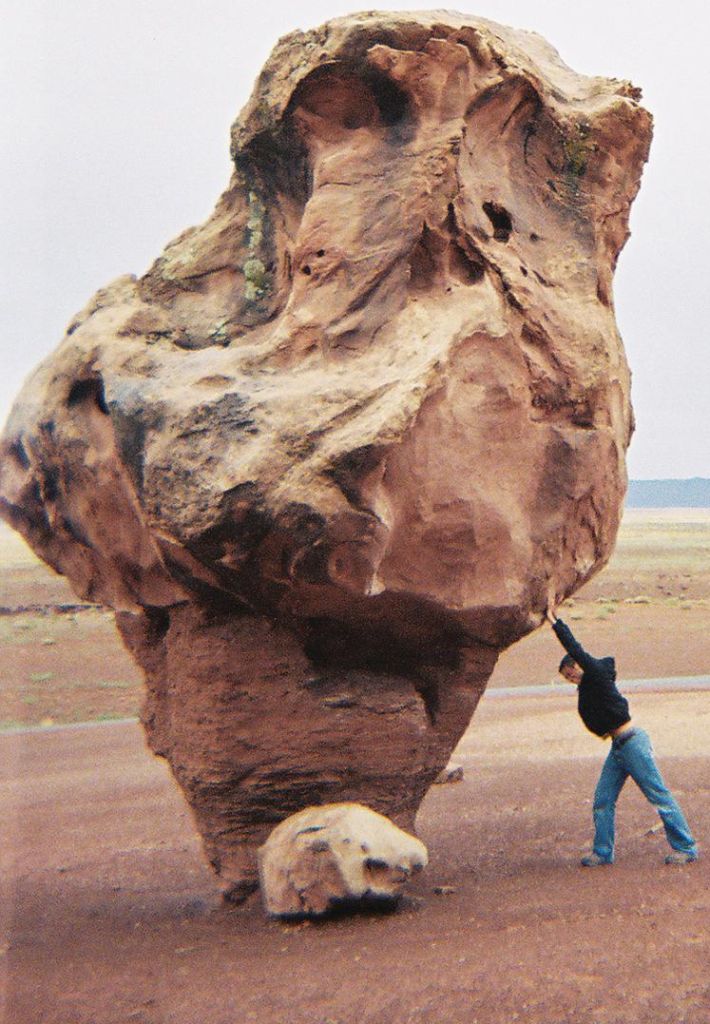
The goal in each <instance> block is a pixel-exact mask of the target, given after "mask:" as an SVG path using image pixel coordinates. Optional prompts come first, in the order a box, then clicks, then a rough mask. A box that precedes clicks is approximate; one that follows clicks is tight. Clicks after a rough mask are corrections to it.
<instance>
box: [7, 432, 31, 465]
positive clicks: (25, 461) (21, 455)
mask: <svg viewBox="0 0 710 1024" xmlns="http://www.w3.org/2000/svg"><path fill="white" fill-rule="evenodd" d="M8 455H10V456H11V457H12V458H13V459H14V460H15V462H17V463H18V464H19V465H20V466H21V467H22V469H29V468H30V460H29V457H28V455H27V452H26V451H25V446H24V445H23V443H22V441H20V440H19V438H18V440H17V441H13V442H12V444H11V445H10V446H9V448H8Z"/></svg>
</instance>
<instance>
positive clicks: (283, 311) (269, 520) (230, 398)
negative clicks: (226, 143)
mask: <svg viewBox="0 0 710 1024" xmlns="http://www.w3.org/2000/svg"><path fill="white" fill-rule="evenodd" d="M638 99H639V93H638V90H636V89H634V88H633V87H632V86H631V85H629V84H628V83H626V82H620V81H607V80H605V79H600V78H583V77H581V76H578V75H576V74H574V73H573V72H572V71H570V70H569V69H568V68H567V67H565V66H564V65H563V64H562V62H561V61H560V59H559V57H558V55H557V54H556V52H555V51H554V50H552V49H551V48H550V47H549V46H548V45H547V44H546V43H545V42H544V41H543V40H542V39H541V38H540V37H539V36H536V35H534V34H531V33H525V32H517V31H514V30H512V29H507V28H503V27H501V26H499V25H495V24H493V23H492V22H488V21H483V20H478V19H475V18H469V17H466V16H464V15H457V14H453V13H444V12H432V13H416V14H402V13H396V14H394V13H393V14H377V13H369V14H363V15H357V16H352V17H347V18H342V19H338V20H336V21H333V22H330V23H329V24H327V25H325V26H323V27H322V28H319V29H316V30H313V31H311V32H306V33H300V32H297V33H293V34H291V35H290V36H287V37H286V38H285V39H283V40H281V42H280V43H279V44H278V45H277V47H276V49H275V50H274V52H273V54H272V56H271V57H270V58H269V60H268V61H267V63H266V65H265V67H264V70H263V72H262V74H261V75H260V77H259V80H258V82H257V84H256V87H255V90H254V93H253V96H252V98H251V100H250V101H249V103H248V104H247V106H246V108H245V109H244V111H243V112H242V114H241V115H240V117H239V119H238V120H237V122H236V124H235V126H234V129H233V133H232V153H233V157H234V174H233V177H232V180H231V182H230V184H229V187H228V189H227V191H226V192H225V193H224V195H223V196H222V197H221V198H220V199H219V201H218V203H217V206H216V208H215V211H214V213H213V215H212V216H211V217H210V219H209V220H208V221H207V222H206V223H205V224H203V225H202V226H200V227H197V228H192V229H190V230H188V231H186V232H184V233H183V234H182V235H181V236H180V237H179V238H178V239H176V240H175V241H174V242H172V243H171V244H170V245H169V246H168V247H167V248H166V250H165V252H164V253H163V254H162V256H160V257H159V258H158V260H157V261H156V263H155V264H154V265H153V267H152V268H151V270H150V271H149V272H148V273H147V274H146V275H145V277H143V278H141V279H139V280H136V279H135V278H132V277H125V278H121V279H119V280H118V281H116V282H114V283H113V284H111V285H109V287H108V288H106V289H105V290H103V291H101V292H99V293H98V294H97V295H96V296H95V297H94V298H93V299H92V300H91V302H90V303H89V304H88V306H87V307H86V308H85V309H84V310H83V311H82V312H81V313H80V314H79V315H78V316H77V317H76V319H75V320H74V322H73V323H72V324H71V325H70V327H69V329H68V332H67V336H66V338H65V339H64V341H63V342H62V344H61V345H60V347H59V348H58V349H57V351H56V352H55V353H54V354H53V355H52V356H51V357H50V358H49V359H48V360H47V361H46V362H45V363H44V364H42V365H41V366H40V367H39V369H38V370H37V371H36V372H35V374H34V376H33V377H32V378H31V379H30V381H29V382H28V384H27V385H26V387H25V389H24V391H23V392H22V394H21V395H20V397H19V398H18V400H17V403H16V405H15V408H14V410H13V413H12V415H11V417H10V420H9V422H8V424H7V428H6V431H5V435H4V440H3V450H2V464H1V469H0V494H1V496H2V498H1V501H2V505H1V509H2V513H3V515H4V516H5V517H6V518H7V519H8V520H9V521H10V522H11V523H12V524H13V525H14V526H15V527H16V528H17V529H18V530H20V531H21V532H22V533H23V534H24V535H25V537H26V538H27V539H28V540H29V542H30V543H31V544H32V546H33V547H34V548H35V550H36V551H37V552H38V553H39V554H40V555H41V556H42V557H43V558H44V559H45V560H46V561H47V562H49V564H50V565H52V566H53V567H54V568H55V569H57V570H58V571H59V572H62V573H65V574H66V575H67V576H68V577H69V579H70V580H71V582H72V583H73V585H74V587H75V589H76V590H77V592H78V593H79V594H81V596H82V597H84V598H89V599H92V600H95V601H101V602H104V603H105V604H107V605H110V606H112V607H113V608H115V609H116V611H117V613H118V614H117V623H118V626H119V629H120V631H121V634H122V636H123V637H124V640H125V642H126V643H127V645H128V646H129V648H130V649H131V651H132V652H133V653H134V655H135V657H136V658H137V660H138V661H139V663H140V664H141V665H142V667H143V669H144V670H145V675H146V682H147V687H148V696H147V700H146V705H145V709H144V712H143V721H144V724H145V727H146V730H147V734H148V738H149V742H150V744H151V746H152V748H153V749H154V750H155V751H156V753H158V754H161V755H163V756H165V757H167V758H168V760H169V762H170V764H171V767H172V769H173V771H174V773H175V776H176V778H177V779H178V781H179V782H180V785H181V786H182V787H183V790H184V792H185V794H186V796H187V798H188V800H189V802H190V804H191V806H192V809H193V811H194V814H195V818H196V821H197V824H198V827H199V828H200V831H201V832H202V835H203V837H204V840H205V845H206V848H207V851H208V855H209V857H210V859H211V861H212V863H213V865H214V867H215V869H216V870H217V872H218V873H219V874H220V875H221V876H222V878H223V880H224V883H225V887H226V889H227V891H228V892H229V893H231V894H232V895H233V896H234V897H235V898H238V897H240V896H242V895H244V894H245V893H247V892H248V891H250V890H251V889H252V888H253V887H254V886H255V885H256V880H257V870H256V860H255V850H256V848H257V847H258V845H259V844H260V843H261V842H263V840H264V839H265V838H266V836H267V835H268V834H269V833H270V832H271V830H272V828H273V826H274V824H275V823H277V822H278V821H280V820H281V819H283V818H285V817H286V816H288V815H290V814H291V813H293V812H294V811H297V810H300V809H301V808H303V807H304V806H306V805H309V804H317V803H325V802H338V801H358V802H363V803H366V804H367V805H369V806H370V807H372V808H374V809H375V810H377V811H380V812H382V813H384V814H386V815H389V816H390V817H392V818H393V819H394V820H395V821H396V822H397V823H398V824H400V825H402V826H404V827H405V828H406V827H409V828H411V827H412V824H413V819H414V815H415V813H416V810H417V807H418V805H419V803H420V801H421V799H422V798H423V796H424V794H425V793H426V791H427V788H428V786H429V785H430V784H431V782H432V781H433V780H434V779H435V778H436V776H437V774H438V773H439V771H440V770H441V769H442V768H443V767H444V765H445V764H446V763H447V760H448V757H449V754H450V752H451V750H452V748H453V747H454V745H455V744H456V742H457V740H458V738H459V736H460V735H461V733H462V732H463V730H464V729H465V728H466V726H467V724H468V722H469V720H470V718H471V715H472V713H473V711H474V709H475V706H476V703H477V701H478V699H479V697H480V695H481V693H482V692H483V689H484V687H485V685H486V681H487V679H488V677H489V675H490V672H491V671H492V669H493V666H494V664H495V661H496V658H497V656H498V654H499V653H500V651H501V650H503V649H504V648H505V647H506V646H508V645H509V644H511V643H513V642H514V641H515V640H517V639H519V638H520V637H522V636H523V635H525V634H526V633H527V632H529V631H530V630H531V629H533V628H535V627H536V626H537V625H538V624H539V623H540V621H541V616H542V613H543V611H544V607H545V604H546V602H547V599H548V595H554V596H556V597H557V598H561V597H564V596H566V595H569V594H571V593H572V592H573V591H574V590H575V589H576V588H577V587H579V586H580V585H581V584H582V583H583V582H584V581H585V580H587V579H588V578H589V576H590V575H591V574H592V573H593V572H595V571H596V570H597V569H599V568H600V567H601V566H602V565H603V564H604V563H605V561H606V560H607V558H608V557H609V555H610V553H611V550H612V546H613V542H614V538H615V534H616V530H617V526H618V522H619V516H620V509H621V503H622V498H623V494H624V490H625V484H626V474H625V467H624V453H625V449H626V447H627V444H628V442H629V438H630V434H631V430H632V417H631V411H630V407H629V375H628V369H627V366H626V362H625V359H624V354H623V350H622V346H621V341H620V338H619V335H618V332H617V329H616V326H615V322H614V313H613V306H612V274H613V270H614V266H615V263H616V259H617V257H618V254H619V251H620V249H621V248H622V246H623V244H624V242H625V240H626V238H627V235H628V227H627V225H628V215H629V207H630V204H631V202H632V200H633V198H634V196H635V194H636V191H637V189H638V186H639V179H640V175H641V170H642V166H643V163H644V161H645V160H646V157H647V153H648V147H649V141H650V135H651V121H650V117H649V115H648V114H647V113H646V111H645V110H643V109H642V108H641V107H640V106H639V105H638Z"/></svg>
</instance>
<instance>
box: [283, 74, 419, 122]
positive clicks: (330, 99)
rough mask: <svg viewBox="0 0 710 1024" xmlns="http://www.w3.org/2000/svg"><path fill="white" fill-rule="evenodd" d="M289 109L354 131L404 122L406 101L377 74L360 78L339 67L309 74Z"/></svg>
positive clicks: (385, 79) (405, 95) (407, 101)
mask: <svg viewBox="0 0 710 1024" xmlns="http://www.w3.org/2000/svg"><path fill="white" fill-rule="evenodd" d="M289 106H290V107H291V109H293V110H297V109H298V108H299V107H300V108H301V109H302V110H304V111H305V112H307V113H309V114H315V115H316V116H317V117H319V118H321V119H322V120H323V121H325V122H329V123H330V124H336V125H339V126H340V127H341V128H346V129H348V130H349V131H354V130H356V129H358V128H365V127H367V126H369V125H384V126H385V127H392V126H394V125H396V124H399V123H400V122H401V121H403V120H404V119H405V118H406V115H407V113H408V110H409V100H408V97H407V94H406V93H405V92H404V91H403V90H402V89H400V88H399V86H398V85H397V84H396V83H395V82H393V81H392V80H391V79H389V78H388V77H387V75H384V74H383V73H382V72H381V71H376V70H371V71H368V72H366V73H365V74H362V73H359V72H358V70H356V69H353V68H351V67H348V65H347V64H346V63H342V64H340V65H338V66H333V65H332V64H330V65H328V66H326V67H321V68H317V69H316V70H315V71H313V72H311V74H310V75H308V77H307V78H306V79H305V81H303V82H301V83H300V85H299V86H298V88H297V89H296V91H295V93H294V95H293V97H292V98H291V103H290V104H289Z"/></svg>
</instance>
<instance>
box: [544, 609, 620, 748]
mask: <svg viewBox="0 0 710 1024" xmlns="http://www.w3.org/2000/svg"><path fill="white" fill-rule="evenodd" d="M552 628H553V629H554V631H555V633H556V634H557V639H558V640H559V641H560V643H561V644H562V646H563V647H564V649H565V650H566V651H567V653H568V654H571V655H572V657H573V658H574V660H575V661H576V662H577V664H578V665H579V667H580V668H581V669H582V672H583V675H582V682H581V683H580V684H579V687H578V697H577V710H578V711H579V714H580V716H581V718H582V721H583V722H584V724H585V725H586V727H587V728H588V729H589V731H590V732H593V733H596V735H597V736H607V735H608V734H609V733H610V732H611V730H612V729H617V728H618V727H619V726H620V725H624V724H625V723H626V722H628V721H630V719H631V716H630V715H629V702H628V701H627V699H626V698H625V697H623V696H622V695H621V694H620V693H619V691H618V690H617V688H616V685H615V683H616V665H615V664H614V659H613V658H593V657H592V655H591V654H587V652H586V651H585V650H584V648H583V647H582V645H581V644H580V643H579V642H578V641H577V640H575V638H574V636H573V635H572V631H571V629H570V628H569V626H567V625H565V623H564V622H563V621H562V619H558V620H557V622H555V624H554V625H553V627H552Z"/></svg>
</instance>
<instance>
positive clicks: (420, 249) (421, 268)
mask: <svg viewBox="0 0 710 1024" xmlns="http://www.w3.org/2000/svg"><path fill="white" fill-rule="evenodd" d="M435 249H436V243H435V239H434V236H433V234H432V232H431V230H430V229H429V226H428V225H427V224H425V225H424V227H423V228H422V233H421V235H420V236H419V241H418V242H417V244H416V246H415V247H414V249H413V250H412V255H411V256H410V258H409V283H410V285H411V287H412V288H414V289H417V290H418V289H420V288H426V287H427V286H428V285H430V284H431V283H432V281H433V279H434V277H435V276H436V268H437V259H436V256H437V254H436V251H435Z"/></svg>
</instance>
